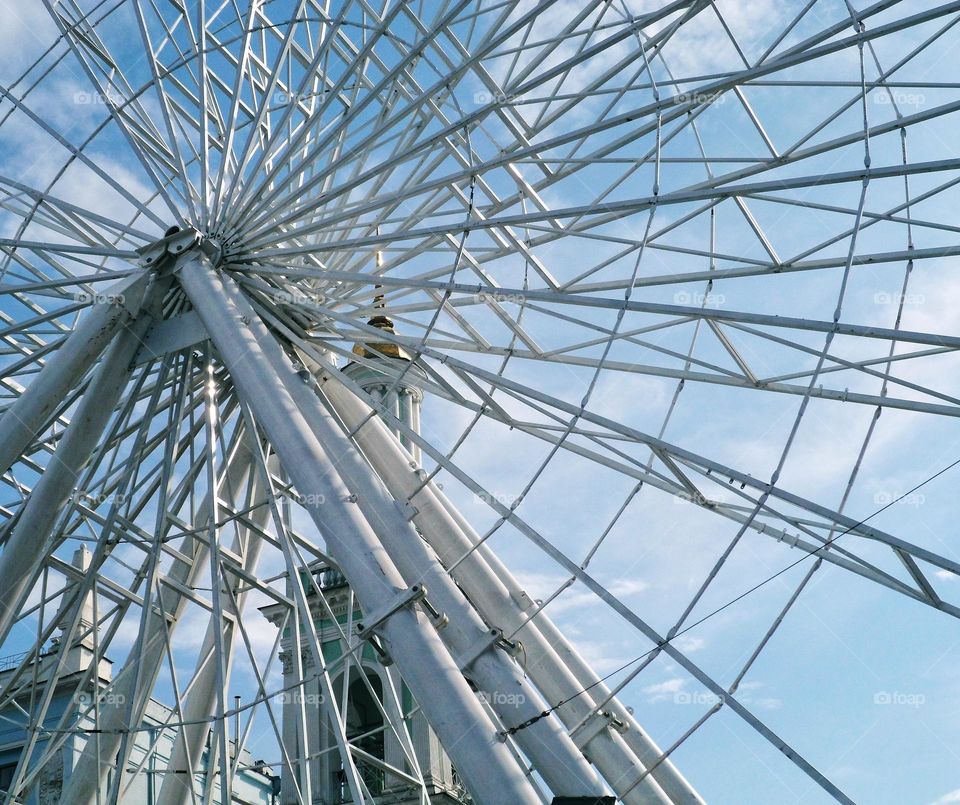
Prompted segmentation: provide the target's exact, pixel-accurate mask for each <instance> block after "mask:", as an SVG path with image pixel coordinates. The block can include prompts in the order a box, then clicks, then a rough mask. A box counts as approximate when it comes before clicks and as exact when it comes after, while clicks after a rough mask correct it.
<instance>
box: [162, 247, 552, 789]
mask: <svg viewBox="0 0 960 805" xmlns="http://www.w3.org/2000/svg"><path fill="white" fill-rule="evenodd" d="M177 277H178V279H179V281H180V284H181V285H182V286H183V288H184V290H185V291H186V293H187V295H188V296H189V297H190V299H191V301H192V302H193V304H194V307H195V309H196V310H197V312H198V313H199V315H200V317H201V319H202V320H203V322H204V325H205V326H206V328H207V332H209V333H210V335H211V338H212V339H213V341H214V343H215V344H216V345H217V348H218V350H219V351H220V355H221V357H222V358H223V360H224V362H225V363H226V365H227V366H228V368H229V369H230V371H231V374H232V377H233V380H234V383H235V384H236V385H237V388H238V390H239V391H240V393H241V394H242V395H243V396H244V398H245V399H246V400H247V401H248V403H249V405H250V408H251V411H252V412H253V415H254V416H255V417H256V419H257V422H258V423H259V424H260V425H261V426H262V427H263V429H264V432H265V433H266V435H267V437H268V438H269V439H270V442H271V444H272V445H273V446H274V449H275V450H276V452H277V456H278V459H279V461H280V462H281V464H282V465H283V466H284V468H285V469H286V470H287V472H289V473H290V477H291V479H292V480H293V482H294V484H295V485H296V487H297V489H298V490H300V491H301V494H303V495H305V496H307V498H308V503H307V506H306V508H307V509H308V511H310V513H311V515H312V516H313V518H314V520H315V521H316V523H317V527H318V528H319V529H320V531H321V533H323V534H324V536H325V537H326V540H327V544H328V546H329V549H330V553H331V555H332V556H333V557H334V558H335V559H336V560H337V562H338V564H339V565H340V567H342V568H343V571H344V573H345V574H346V575H347V578H348V579H349V580H350V582H351V584H352V585H353V586H354V588H355V589H356V590H357V591H358V595H359V597H360V600H361V602H362V604H363V606H364V607H365V609H366V610H367V611H368V612H374V611H376V610H377V609H378V608H380V607H384V606H389V605H390V602H391V601H392V600H393V599H394V598H395V597H396V596H397V595H399V594H400V593H401V592H402V591H403V590H404V589H405V588H406V587H407V584H406V583H405V581H404V579H403V576H402V575H401V574H400V573H399V572H398V571H397V569H396V567H395V566H394V564H393V562H392V561H391V560H390V558H389V556H388V555H387V554H386V552H385V551H384V549H383V547H382V546H381V545H380V543H379V542H378V540H377V538H376V536H375V534H374V532H373V531H372V530H371V528H370V525H369V524H368V523H367V521H366V520H365V519H364V517H363V516H362V515H361V514H360V511H359V507H358V506H357V505H356V504H355V502H354V500H355V497H354V496H355V495H356V494H357V493H356V492H355V491H354V490H352V489H350V487H349V486H347V485H346V483H345V482H344V480H342V478H341V475H340V472H339V470H338V469H337V467H338V466H339V463H340V461H341V460H342V457H340V456H338V455H336V454H333V456H332V458H331V457H330V455H329V454H328V452H327V450H328V449H331V448H330V447H329V446H326V445H322V444H321V443H320V441H319V440H318V438H317V436H316V435H314V434H313V432H312V430H311V421H312V418H311V419H308V418H307V417H306V416H305V414H304V412H305V411H309V410H310V408H311V407H314V408H315V409H319V407H320V401H319V400H318V399H317V398H316V396H314V395H313V393H312V392H311V391H310V390H309V389H308V388H307V387H306V386H304V385H303V382H302V380H300V378H299V377H298V376H297V374H296V372H295V371H293V369H292V367H291V366H290V365H289V361H288V359H287V358H286V357H285V356H284V354H283V351H282V350H281V348H280V346H279V345H278V344H277V343H276V341H275V340H274V339H273V337H272V336H271V335H270V333H269V331H268V330H267V328H266V326H265V325H264V324H263V323H262V322H261V321H260V319H259V317H258V316H257V314H256V312H255V311H254V310H253V308H252V307H251V306H250V304H249V302H247V301H246V300H245V299H244V297H243V295H242V294H241V292H240V291H239V289H238V288H237V286H236V285H235V283H234V282H233V280H231V279H229V278H226V277H223V276H222V275H220V274H219V273H217V272H216V271H215V269H214V268H213V266H212V265H211V263H210V262H209V260H207V259H206V258H204V257H203V256H202V255H199V254H193V255H191V256H190V257H189V258H188V259H187V260H186V261H184V262H182V263H180V264H179V265H178V268H177ZM321 415H322V413H321ZM318 470H319V472H318ZM311 496H312V497H311ZM320 501H323V502H322V503H321V502H320ZM378 634H379V635H380V636H382V638H383V640H384V644H385V648H386V650H387V651H388V652H389V654H390V656H392V657H393V658H395V659H396V661H397V665H398V667H399V668H400V670H401V672H402V673H403V675H404V679H405V680H406V681H407V684H408V685H409V686H410V689H411V690H412V692H413V694H414V696H415V697H416V699H417V701H418V702H419V703H420V706H421V707H422V708H423V709H424V711H425V712H426V713H427V714H428V717H429V718H430V723H431V725H432V726H433V728H434V729H435V730H436V731H437V734H438V735H439V736H440V740H441V741H442V742H443V743H444V746H447V747H449V751H450V753H451V756H452V757H453V759H454V761H455V762H456V764H457V768H458V769H459V770H460V774H461V775H462V776H463V778H464V780H466V782H467V785H468V786H470V788H471V790H475V791H477V792H478V796H479V797H481V799H482V800H483V799H485V800H486V801H488V802H491V803H496V802H516V803H523V802H531V803H534V802H537V801H538V797H537V796H536V795H535V794H534V791H533V789H532V788H531V787H530V784H529V783H528V782H527V781H526V779H525V778H524V775H523V773H522V771H521V769H520V768H519V767H518V766H517V764H516V762H515V761H514V759H513V758H512V757H511V756H510V754H509V753H508V752H507V749H506V746H505V744H504V743H503V742H501V741H500V739H499V738H498V736H497V730H496V728H495V727H494V726H493V724H492V723H491V722H490V720H489V718H488V717H487V716H486V714H485V713H484V712H483V710H482V708H481V707H480V703H479V702H478V701H477V699H476V698H475V697H474V696H473V695H472V694H471V693H470V689H469V687H468V686H467V683H466V680H465V679H464V678H463V677H462V676H461V674H460V671H459V670H458V669H457V666H456V663H455V662H454V660H453V658H452V657H451V656H450V654H449V653H448V652H447V651H446V649H445V648H444V647H443V645H442V643H441V641H440V638H439V636H438V635H437V633H436V631H435V630H434V627H433V626H432V625H431V624H430V622H429V620H428V619H427V617H426V616H425V615H424V614H423V613H420V612H418V611H417V610H416V609H414V608H409V607H404V608H402V609H400V610H398V611H397V612H396V613H395V614H393V615H392V616H391V617H390V618H388V619H387V620H386V621H384V623H383V625H382V626H381V627H380V628H379V629H378Z"/></svg>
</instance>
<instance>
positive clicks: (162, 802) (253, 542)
mask: <svg viewBox="0 0 960 805" xmlns="http://www.w3.org/2000/svg"><path fill="white" fill-rule="evenodd" d="M228 488H229V487H228ZM264 491H265V486H264V484H263V482H262V479H261V478H260V476H259V475H258V474H256V473H255V474H254V475H253V476H252V478H251V499H252V500H259V499H260V497H261V496H262V495H263V493H264ZM248 516H249V517H250V519H251V520H253V522H254V524H255V525H256V526H257V528H249V527H247V526H244V527H243V530H242V532H241V533H240V534H238V535H237V538H236V540H235V542H234V545H233V548H232V551H233V553H235V554H237V555H238V556H242V557H243V569H244V571H245V572H247V573H250V574H252V573H254V572H255V571H256V567H257V562H258V560H259V558H260V549H261V548H262V547H263V538H262V537H261V536H260V534H259V532H258V529H263V528H265V527H266V525H267V523H268V521H269V520H270V507H269V506H267V505H266V504H265V503H264V504H263V505H261V506H257V507H256V508H255V509H253V510H252V511H250V512H249V515H248ZM227 583H229V584H230V586H231V588H232V591H231V592H229V593H228V592H227V589H226V584H227ZM221 586H222V587H223V591H222V592H221V595H220V600H221V601H225V600H230V599H231V598H233V600H235V601H236V604H237V609H238V612H237V613H236V614H237V616H238V617H239V615H240V611H242V609H243V604H244V601H245V599H246V597H247V592H248V591H249V590H250V589H251V588H250V586H249V585H247V586H246V588H245V590H243V591H241V589H240V588H241V587H243V586H244V585H243V580H242V578H241V577H240V576H238V575H236V574H232V573H229V572H228V573H227V574H226V579H225V580H224V582H223V583H222V584H221ZM218 629H223V653H224V656H225V657H226V660H227V668H226V678H227V680H229V677H230V669H231V665H232V663H231V662H230V658H231V657H232V654H233V648H234V643H235V642H236V641H237V640H238V639H239V635H238V634H237V624H235V623H232V622H228V621H224V620H222V619H221V618H220V617H219V616H218V614H217V613H211V615H210V620H209V622H208V623H207V631H206V634H205V635H204V637H203V643H202V645H201V648H200V654H199V656H198V658H197V664H196V669H195V670H194V672H193V676H192V677H191V679H192V680H193V682H192V683H191V687H190V693H189V695H188V696H187V701H186V704H185V705H184V708H183V722H184V726H183V728H182V729H180V730H178V731H177V737H176V739H175V740H174V744H173V749H172V750H171V752H170V762H169V763H168V764H167V771H166V774H164V776H163V785H162V786H161V787H160V795H159V796H158V797H157V801H156V805H186V803H188V802H190V801H191V798H192V791H193V774H192V773H191V772H196V771H197V770H198V769H200V760H201V756H202V754H203V751H204V749H206V746H207V736H208V735H209V733H210V726H211V721H210V719H211V717H212V716H213V715H214V713H215V712H216V690H215V686H216V685H218V684H219V679H218V675H217V666H216V663H215V662H214V652H215V648H216V634H215V630H218ZM223 728H224V729H225V728H226V725H223ZM211 749H212V751H215V750H216V745H215V744H211ZM214 766H215V763H214V759H213V757H212V754H211V756H210V757H209V758H208V760H207V768H213V767H214Z"/></svg>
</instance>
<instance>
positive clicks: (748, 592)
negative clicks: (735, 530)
mask: <svg viewBox="0 0 960 805" xmlns="http://www.w3.org/2000/svg"><path fill="white" fill-rule="evenodd" d="M958 464H960V458H958V459H957V460H956V461H953V462H951V463H950V464H948V465H947V466H946V467H943V468H942V469H940V470H938V471H937V472H935V473H934V474H933V475H931V476H929V477H928V478H926V479H925V480H923V481H921V482H920V483H918V484H917V485H916V486H914V487H913V488H912V489H909V490H908V491H906V492H904V493H903V494H902V495H900V496H898V497H896V498H894V499H893V500H891V501H890V502H889V503H887V504H886V505H884V506H881V507H880V508H879V509H877V510H876V511H875V512H873V513H872V514H870V515H868V516H866V517H864V518H863V519H862V520H860V521H859V522H857V523H854V524H853V525H851V526H849V527H848V528H846V529H844V530H843V531H841V532H840V533H838V534H837V535H836V536H835V537H833V538H832V539H829V540H827V541H826V542H824V543H823V545H821V546H820V547H819V548H817V550H815V551H810V553H806V554H804V555H803V556H801V557H800V558H799V559H797V560H795V561H793V562H791V563H790V564H788V565H785V566H784V567H782V568H780V570H778V571H777V572H776V573H774V574H772V575H770V576H767V578H765V579H764V580H763V581H760V582H758V583H757V584H754V585H753V587H750V588H749V589H747V590H744V591H743V592H742V593H740V594H739V595H737V596H736V597H735V598H731V599H730V600H729V601H727V602H726V603H725V604H723V605H721V606H719V607H717V608H716V609H714V610H713V611H712V612H708V613H707V614H706V615H704V616H703V617H702V618H700V619H699V620H696V621H694V622H693V623H691V624H688V625H687V626H685V627H684V628H683V629H681V630H680V631H678V632H675V633H674V634H672V635H670V636H669V637H667V638H665V639H663V640H661V641H660V642H659V643H657V645H656V646H654V647H653V648H652V649H650V650H649V651H645V652H644V653H643V654H641V655H639V656H637V657H634V658H633V659H632V660H629V661H627V662H625V663H624V664H623V665H621V666H620V667H619V668H615V669H614V670H612V671H610V672H609V673H608V674H606V675H605V676H602V677H600V678H599V679H598V680H597V681H596V682H593V683H592V684H590V685H587V686H586V687H584V688H582V689H581V690H578V691H577V692H576V693H574V694H573V695H571V696H568V697H567V698H565V699H561V700H560V701H559V702H557V703H556V704H554V705H552V706H551V707H549V708H548V709H546V710H544V711H543V712H542V713H540V714H539V715H536V716H534V717H533V718H530V719H527V720H526V721H524V722H522V723H521V724H517V725H516V726H515V727H509V728H508V729H505V730H503V731H502V733H501V734H502V735H504V736H509V735H514V734H515V733H517V732H520V730H522V729H526V728H527V727H529V726H531V725H533V724H536V723H537V722H538V721H539V720H540V719H542V718H546V717H547V716H549V715H550V714H551V713H553V712H554V711H556V710H558V709H559V708H561V707H563V705H565V704H566V703H567V702H569V701H572V700H573V699H575V698H577V697H578V696H582V695H583V694H584V693H587V692H588V691H590V690H592V689H593V688H595V687H596V686H597V685H600V684H602V683H603V682H605V681H606V680H608V679H610V678H611V677H613V676H616V675H617V674H619V673H620V672H621V671H625V670H626V669H627V668H629V667H630V666H631V665H634V664H635V663H638V662H640V661H641V660H643V659H645V658H646V657H648V656H649V655H651V654H653V653H655V652H659V651H660V650H661V649H662V648H663V647H664V646H665V645H667V644H668V643H672V642H673V641H674V640H676V639H677V638H678V637H681V636H682V635H685V634H686V633H687V632H689V631H690V630H691V629H695V628H696V627H697V626H699V625H700V624H702V623H705V622H706V621H708V620H710V619H711V618H713V617H715V616H717V615H719V614H720V613H721V612H723V611H724V610H726V609H729V608H730V607H732V606H733V605H734V604H736V603H738V602H739V601H742V600H743V599H744V598H746V597H747V596H748V595H751V594H753V593H755V592H756V591H757V590H759V589H760V588H761V587H765V586H766V585H767V584H769V583H770V582H771V581H774V580H775V579H777V578H779V577H780V576H782V575H783V574H784V573H786V572H787V571H789V570H792V569H793V568H795V567H796V566H797V565H799V564H800V563H801V562H805V561H806V560H807V559H809V558H810V557H811V556H817V555H818V554H820V553H821V552H822V551H824V550H826V549H827V548H829V547H830V546H831V545H832V544H833V543H835V542H836V541H837V540H838V539H840V537H842V536H844V535H845V534H849V533H850V532H851V531H853V530H854V529H856V528H859V527H860V526H862V525H863V524H864V523H867V522H869V521H870V520H872V519H873V518H874V517H876V516H877V515H878V514H881V513H882V512H884V511H886V510H887V509H889V508H890V507H891V506H893V505H894V504H896V503H899V502H900V501H901V500H903V499H904V498H906V497H909V496H910V495H912V494H913V493H914V492H916V491H917V490H918V489H921V488H922V487H924V486H926V485H927V484H928V483H930V482H931V481H934V480H936V479H937V478H939V477H940V476H941V475H943V474H944V473H946V472H949V471H950V470H952V469H953V468H954V467H956V466H957V465H958Z"/></svg>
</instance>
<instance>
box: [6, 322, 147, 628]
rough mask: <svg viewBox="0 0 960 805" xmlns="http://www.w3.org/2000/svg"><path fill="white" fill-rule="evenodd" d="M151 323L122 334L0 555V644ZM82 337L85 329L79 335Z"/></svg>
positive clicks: (64, 434)
mask: <svg viewBox="0 0 960 805" xmlns="http://www.w3.org/2000/svg"><path fill="white" fill-rule="evenodd" d="M146 324H147V321H146V320H144V321H142V322H141V323H139V325H138V327H137V330H138V331H140V332H139V333H138V332H136V331H132V330H127V331H125V332H122V333H120V334H119V335H118V336H117V337H116V340H115V341H114V342H113V344H112V345H111V346H110V348H109V349H108V350H107V353H106V355H105V356H104V358H103V361H102V362H101V364H100V366H99V367H98V368H97V371H96V373H95V374H94V376H93V377H92V378H91V379H90V384H89V386H88V387H87V389H86V391H85V392H84V394H83V398H82V399H81V401H80V403H79V405H78V406H77V409H76V411H75V412H74V415H73V418H72V419H71V420H70V424H69V425H68V426H67V429H66V430H65V431H64V433H63V435H62V436H61V437H60V443H59V445H58V446H57V450H56V453H55V454H54V456H53V457H52V458H51V460H50V462H49V463H48V465H47V467H46V469H45V470H44V472H43V474H42V475H41V476H40V479H39V480H38V481H37V483H36V485H35V486H34V488H33V491H32V492H31V493H30V497H29V498H27V501H26V503H24V505H23V509H22V511H21V512H20V517H19V519H18V520H17V522H16V525H14V527H13V530H12V531H11V532H10V535H9V537H8V538H7V541H6V543H5V544H4V546H3V552H2V553H0V640H3V639H4V638H5V637H6V635H7V632H8V631H9V629H10V627H11V625H12V624H13V623H14V621H15V620H16V616H17V613H18V612H19V611H20V605H21V603H22V601H23V599H24V598H26V596H27V594H28V593H29V588H30V586H31V584H32V583H33V577H34V574H35V573H36V571H37V569H38V568H39V567H40V564H41V562H42V560H43V557H44V556H45V554H46V551H47V550H48V548H49V539H50V532H51V531H52V530H53V527H54V525H55V524H56V521H57V518H58V517H59V516H60V512H61V510H62V509H63V507H64V504H66V502H67V500H68V499H69V498H70V495H71V494H72V493H73V490H74V484H75V483H76V481H77V478H78V477H80V474H81V472H82V470H83V467H84V465H85V464H86V463H87V461H88V460H89V458H90V454H91V453H92V452H93V450H94V448H95V447H96V446H97V443H98V442H99V441H100V437H101V436H102V435H103V431H104V429H105V428H106V426H107V423H108V422H109V420H110V416H111V414H112V413H113V409H114V407H115V406H116V404H117V401H118V400H119V399H120V393H121V392H122V391H123V388H124V387H125V386H126V384H127V380H128V379H129V376H130V361H131V359H132V358H133V355H134V353H135V352H136V350H137V347H139V345H140V339H139V337H138V335H142V331H143V330H144V329H145V326H146ZM77 332H80V330H77Z"/></svg>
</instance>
